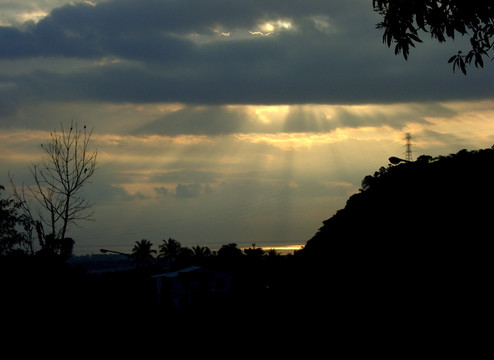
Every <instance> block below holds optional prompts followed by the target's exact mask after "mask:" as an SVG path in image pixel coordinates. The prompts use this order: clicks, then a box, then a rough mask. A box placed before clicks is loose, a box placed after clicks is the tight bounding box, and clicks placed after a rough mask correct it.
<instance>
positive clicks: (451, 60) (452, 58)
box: [448, 55, 458, 69]
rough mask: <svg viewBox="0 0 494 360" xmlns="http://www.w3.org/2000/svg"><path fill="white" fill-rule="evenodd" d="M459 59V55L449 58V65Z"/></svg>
mask: <svg viewBox="0 0 494 360" xmlns="http://www.w3.org/2000/svg"><path fill="white" fill-rule="evenodd" d="M457 57H458V55H453V56H451V57H450V58H449V60H448V64H451V63H452V62H453V61H455V60H456V58H457ZM453 69H454V64H453Z"/></svg>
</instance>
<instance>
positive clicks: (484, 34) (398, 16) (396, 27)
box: [372, 0, 494, 74]
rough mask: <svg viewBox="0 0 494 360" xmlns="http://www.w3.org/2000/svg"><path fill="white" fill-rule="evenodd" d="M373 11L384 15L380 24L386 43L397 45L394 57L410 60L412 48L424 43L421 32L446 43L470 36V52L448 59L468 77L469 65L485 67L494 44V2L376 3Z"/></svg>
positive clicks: (382, 0)
mask: <svg viewBox="0 0 494 360" xmlns="http://www.w3.org/2000/svg"><path fill="white" fill-rule="evenodd" d="M372 3H373V6H374V10H375V11H377V12H378V13H379V14H380V15H382V17H383V20H382V21H381V22H380V23H378V24H377V28H378V29H384V34H383V42H384V43H386V44H387V45H388V46H391V44H395V54H399V53H402V54H403V56H404V58H405V59H407V58H408V54H409V52H410V47H415V43H418V42H422V40H421V39H420V37H419V32H425V33H429V34H430V36H431V38H435V39H436V40H438V41H439V42H445V41H446V39H447V38H450V39H454V38H455V35H456V33H458V34H460V35H466V34H468V35H469V36H470V44H471V49H470V50H469V51H468V52H466V53H462V52H461V51H458V54H457V55H454V56H452V57H451V58H450V59H449V63H453V71H454V70H455V68H456V67H459V68H460V70H461V71H462V72H463V73H464V74H466V72H467V71H466V65H470V64H471V63H472V62H473V63H474V64H475V66H476V67H483V66H484V60H483V58H484V57H487V58H489V57H490V56H491V54H490V53H491V52H492V51H493V46H494V43H493V42H492V37H493V36H494V3H492V1H464V0H438V1H428V0H413V1H412V0H373V1H372Z"/></svg>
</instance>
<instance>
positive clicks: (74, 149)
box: [11, 122, 97, 254]
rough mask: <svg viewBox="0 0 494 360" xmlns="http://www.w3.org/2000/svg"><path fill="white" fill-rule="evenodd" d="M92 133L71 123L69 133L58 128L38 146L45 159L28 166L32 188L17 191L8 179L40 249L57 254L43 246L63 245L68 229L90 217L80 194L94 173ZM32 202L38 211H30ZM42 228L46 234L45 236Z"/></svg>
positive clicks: (94, 155) (85, 202)
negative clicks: (48, 138) (45, 142)
mask: <svg viewBox="0 0 494 360" xmlns="http://www.w3.org/2000/svg"><path fill="white" fill-rule="evenodd" d="M92 132H93V131H92V130H88V129H87V128H86V126H84V127H83V129H80V128H79V127H78V125H77V124H74V123H73V122H72V123H71V125H70V128H69V129H66V128H65V127H64V126H63V124H62V125H61V132H60V133H57V132H53V133H51V134H50V136H51V139H50V141H49V142H48V143H47V144H41V148H42V149H43V150H44V152H45V158H43V159H42V160H41V162H39V163H37V164H33V165H32V166H31V174H32V176H33V180H34V183H35V185H34V186H33V187H31V186H27V187H24V186H22V188H21V189H20V190H18V189H17V187H16V186H15V184H14V182H13V180H12V178H11V183H12V185H13V187H14V196H15V197H16V200H17V201H18V202H19V203H21V204H22V209H23V211H24V214H25V216H27V217H28V218H29V219H30V222H31V229H33V228H34V229H36V232H37V235H38V239H39V242H40V245H41V247H42V248H44V247H46V249H49V248H51V249H54V250H56V251H61V249H62V247H61V246H51V245H49V244H47V242H51V243H54V242H55V243H57V242H58V243H60V244H62V243H64V242H67V241H68V240H67V241H66V240H65V239H66V233H67V229H68V228H69V226H70V225H73V224H78V222H79V221H81V220H87V219H89V218H90V217H91V216H92V212H91V206H92V204H90V203H89V202H88V201H87V200H86V199H85V198H84V196H83V193H82V189H83V187H84V185H85V184H86V183H88V181H89V179H90V178H91V176H92V175H93V174H94V172H95V170H96V157H97V152H96V151H91V150H90V140H91V135H92ZM32 201H34V202H35V203H37V205H38V206H39V209H40V210H35V209H33V206H34V205H32ZM41 210H42V211H41ZM45 226H46V227H47V228H48V233H45V229H44V228H45ZM64 248H65V249H67V247H66V246H65V247H64ZM46 249H45V252H46ZM57 254H60V252H58V253H57Z"/></svg>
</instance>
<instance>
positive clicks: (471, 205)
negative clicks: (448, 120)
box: [305, 149, 494, 252]
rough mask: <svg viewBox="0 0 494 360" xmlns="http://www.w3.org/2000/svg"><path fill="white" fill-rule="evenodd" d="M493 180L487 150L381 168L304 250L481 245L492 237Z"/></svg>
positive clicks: (493, 164) (493, 155)
mask: <svg viewBox="0 0 494 360" xmlns="http://www.w3.org/2000/svg"><path fill="white" fill-rule="evenodd" d="M493 181H494V150H492V149H486V150H480V151H466V150H461V151H460V152H458V153H457V154H452V155H449V156H444V157H443V156H441V157H438V158H432V157H430V156H421V157H419V158H418V159H417V161H415V162H410V163H402V164H400V165H396V166H393V165H390V166H388V167H387V168H384V167H382V168H381V169H379V171H378V172H376V173H375V174H374V175H373V176H367V177H365V178H364V180H363V181H362V188H361V189H360V192H359V193H357V194H355V195H353V196H351V197H350V198H349V199H348V201H347V204H346V206H345V208H344V209H342V210H339V211H338V212H337V213H336V214H335V215H334V216H333V217H331V218H330V219H328V220H326V221H324V226H323V227H321V228H320V229H319V231H318V232H317V234H316V235H315V236H314V237H313V238H312V239H311V240H309V241H308V243H307V246H306V248H305V250H306V251H307V252H316V251H320V250H324V251H329V250H331V249H336V248H339V247H344V248H349V247H353V246H357V245H358V246H363V247H365V248H369V250H372V249H373V248H374V247H375V246H377V244H383V243H385V244H386V247H392V248H394V247H398V248H400V249H402V250H403V251H405V250H407V248H411V249H413V248H414V247H415V246H417V245H418V244H420V246H425V245H427V246H432V245H433V244H436V245H437V246H440V247H442V246H444V245H446V244H449V245H451V244H453V243H455V244H457V245H458V246H461V244H464V245H466V244H471V243H479V244H480V243H482V242H485V241H487V240H488V239H490V238H491V237H492V235H491V221H492V215H493V214H494V211H493V207H492V204H493V199H494V187H493V184H494V182H493ZM433 247H436V246H433ZM421 250H426V249H421ZM429 250H430V249H429ZM436 250H439V249H436Z"/></svg>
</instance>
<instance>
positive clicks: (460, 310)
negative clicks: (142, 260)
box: [0, 149, 494, 334]
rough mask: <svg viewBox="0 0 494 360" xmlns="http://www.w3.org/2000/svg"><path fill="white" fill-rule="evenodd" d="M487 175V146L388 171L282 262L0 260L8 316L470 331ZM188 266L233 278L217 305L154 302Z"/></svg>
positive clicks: (485, 238)
mask: <svg viewBox="0 0 494 360" xmlns="http://www.w3.org/2000/svg"><path fill="white" fill-rule="evenodd" d="M493 174H494V150H492V149H485V150H479V151H466V150H462V151H460V152H458V153H457V154H452V155H449V156H441V157H438V158H432V157H429V156H421V157H419V158H418V159H417V160H416V161H414V162H409V163H402V164H399V165H389V166H388V167H387V168H384V167H383V168H381V169H379V171H377V172H376V173H375V174H374V175H372V176H367V177H365V178H364V180H363V181H362V188H361V190H360V191H359V193H357V194H355V195H353V196H351V197H350V198H349V199H348V202H347V204H346V206H345V207H344V208H343V209H341V210H340V211H338V212H337V213H336V214H335V215H334V216H332V217H331V218H330V219H328V220H326V221H325V222H324V224H323V226H322V227H321V228H320V229H319V231H318V232H317V233H316V234H315V235H314V237H313V238H312V239H310V240H309V241H308V242H307V245H306V246H305V248H304V249H303V250H301V251H298V252H296V253H295V254H294V255H289V256H280V255H279V254H275V253H269V254H266V253H264V252H263V251H261V249H259V248H255V247H254V248H252V249H248V250H246V251H244V252H242V251H241V250H240V249H238V248H236V245H235V244H229V245H226V246H224V247H223V249H222V250H223V251H220V252H218V253H217V254H215V255H214V256H213V255H208V256H204V254H203V256H201V257H193V256H189V257H185V258H183V259H181V260H180V261H177V262H175V263H168V267H167V269H163V268H161V269H156V268H152V267H148V268H142V267H141V268H137V269H135V270H134V269H133V270H119V271H107V272H93V273H90V272H87V271H85V270H84V268H83V267H81V266H74V265H69V263H68V262H66V261H64V260H63V259H61V258H56V257H47V256H39V255H37V256H25V255H24V256H23V255H18V254H17V255H15V254H14V255H11V256H3V257H2V258H1V259H0V261H1V262H0V271H1V273H0V274H1V275H0V280H1V283H0V284H1V285H0V286H1V293H2V302H3V303H4V304H3V308H4V309H11V310H12V309H16V310H15V311H19V309H30V310H29V311H31V312H40V313H45V314H54V313H58V314H66V315H67V316H68V317H70V316H73V315H74V314H77V313H80V311H82V310H90V309H93V310H94V311H97V312H106V313H108V312H112V311H113V310H115V309H119V310H118V312H120V313H122V311H124V312H126V313H127V314H132V319H134V320H136V319H141V320H143V321H144V320H145V319H149V321H150V322H153V323H156V322H159V321H161V320H163V319H166V321H167V322H168V324H171V321H172V319H183V318H184V317H186V318H187V319H188V320H187V321H197V319H198V317H197V315H198V314H201V315H202V316H205V315H207V316H210V317H211V318H214V319H216V320H217V319H218V318H219V317H221V316H224V317H226V318H228V319H230V320H231V321H232V322H238V323H242V322H245V321H249V320H250V321H254V319H263V320H262V321H264V322H266V321H267V322H269V321H270V320H269V319H270V315H273V314H285V316H286V317H287V318H290V319H292V320H294V319H301V318H305V319H308V320H309V319H319V320H321V319H322V316H328V318H329V319H331V320H330V322H329V323H330V324H333V325H332V326H334V324H340V325H342V326H343V324H344V326H345V327H352V328H355V327H357V328H358V327H359V326H362V324H366V325H365V326H367V327H370V328H377V327H383V326H384V327H388V328H390V329H394V328H400V329H403V328H406V329H407V331H415V330H413V329H416V328H417V327H418V328H420V332H421V334H424V333H429V334H432V332H434V331H438V330H437V329H439V328H440V329H442V330H441V331H445V329H455V330H454V331H456V330H458V329H460V328H461V329H464V328H469V329H472V326H473V324H474V321H478V320H479V319H483V318H485V314H486V312H487V309H488V308H487V306H488V305H489V306H490V300H489V299H490V295H489V294H490V291H489V290H490V285H491V275H490V273H491V271H490V269H491V264H492V250H491V242H492V219H493V215H494V214H493V213H494V210H493V206H492V204H493V200H494V187H493V186H492V185H493V183H494V182H493V180H494V176H493ZM171 244H172V243H171V242H169V243H168V245H171ZM175 245H177V244H175ZM101 256H103V255H101ZM191 266H197V267H202V268H204V269H207V271H202V270H201V271H198V272H197V273H198V274H199V273H202V275H200V276H202V278H204V279H205V276H210V275H211V274H222V275H221V276H223V278H224V279H229V277H225V276H224V275H223V274H228V276H230V275H231V279H232V287H231V291H230V292H228V293H226V292H221V296H219V295H218V294H220V291H216V293H215V292H214V290H218V288H212V289H211V288H210V289H209V290H211V291H210V292H209V293H212V294H213V296H208V297H200V298H198V299H200V300H201V301H194V302H185V303H184V304H183V306H179V307H178V308H177V307H174V306H172V305H173V304H172V302H168V303H166V302H165V303H162V304H160V305H158V304H157V281H156V277H154V278H153V276H155V275H158V274H163V273H166V271H175V272H176V274H175V275H176V276H177V279H182V280H183V281H189V280H190V279H191V278H190V276H192V275H191V274H193V273H194V272H195V271H196V269H197V268H196V267H194V268H193V269H194V271H190V270H191V268H190V267H191ZM187 267H189V268H188V270H187V271H183V272H182V273H180V271H179V270H181V269H184V268H187ZM177 271H178V272H177ZM187 272H188V273H189V274H188V275H187V274H185V275H184V273H187ZM205 273H208V274H210V275H205ZM175 275H173V276H175ZM173 276H172V275H164V276H161V279H165V280H166V279H171V278H172V277H173ZM187 276H189V280H187ZM211 276H212V275H211ZM160 281H161V280H160ZM167 281H168V280H167ZM170 281H171V280H170ZM222 281H223V280H222ZM228 281H229V280H228ZM222 286H223V285H222ZM163 289H165V288H163ZM163 289H162V290H163ZM188 289H189V288H188ZM222 289H223V288H222ZM165 290H166V289H165ZM165 290H163V291H165ZM209 290H208V291H209ZM170 298H171V296H168V297H167V296H165V297H164V299H170ZM177 303H178V302H177ZM54 309H56V311H54ZM61 309H64V310H63V311H62V310H61ZM111 309H113V310H111ZM122 309H126V310H122ZM150 314H152V316H151V317H150V316H149V315H150ZM129 316H130V315H129ZM160 319H161V320H160ZM193 319H194V320H193ZM216 320H215V321H216ZM180 321H182V320H180ZM256 321H257V320H256ZM259 321H260V320H259ZM311 321H312V320H311ZM329 323H328V324H329ZM357 324H358V325H357ZM426 324H427V325H426ZM431 324H432V325H431Z"/></svg>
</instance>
